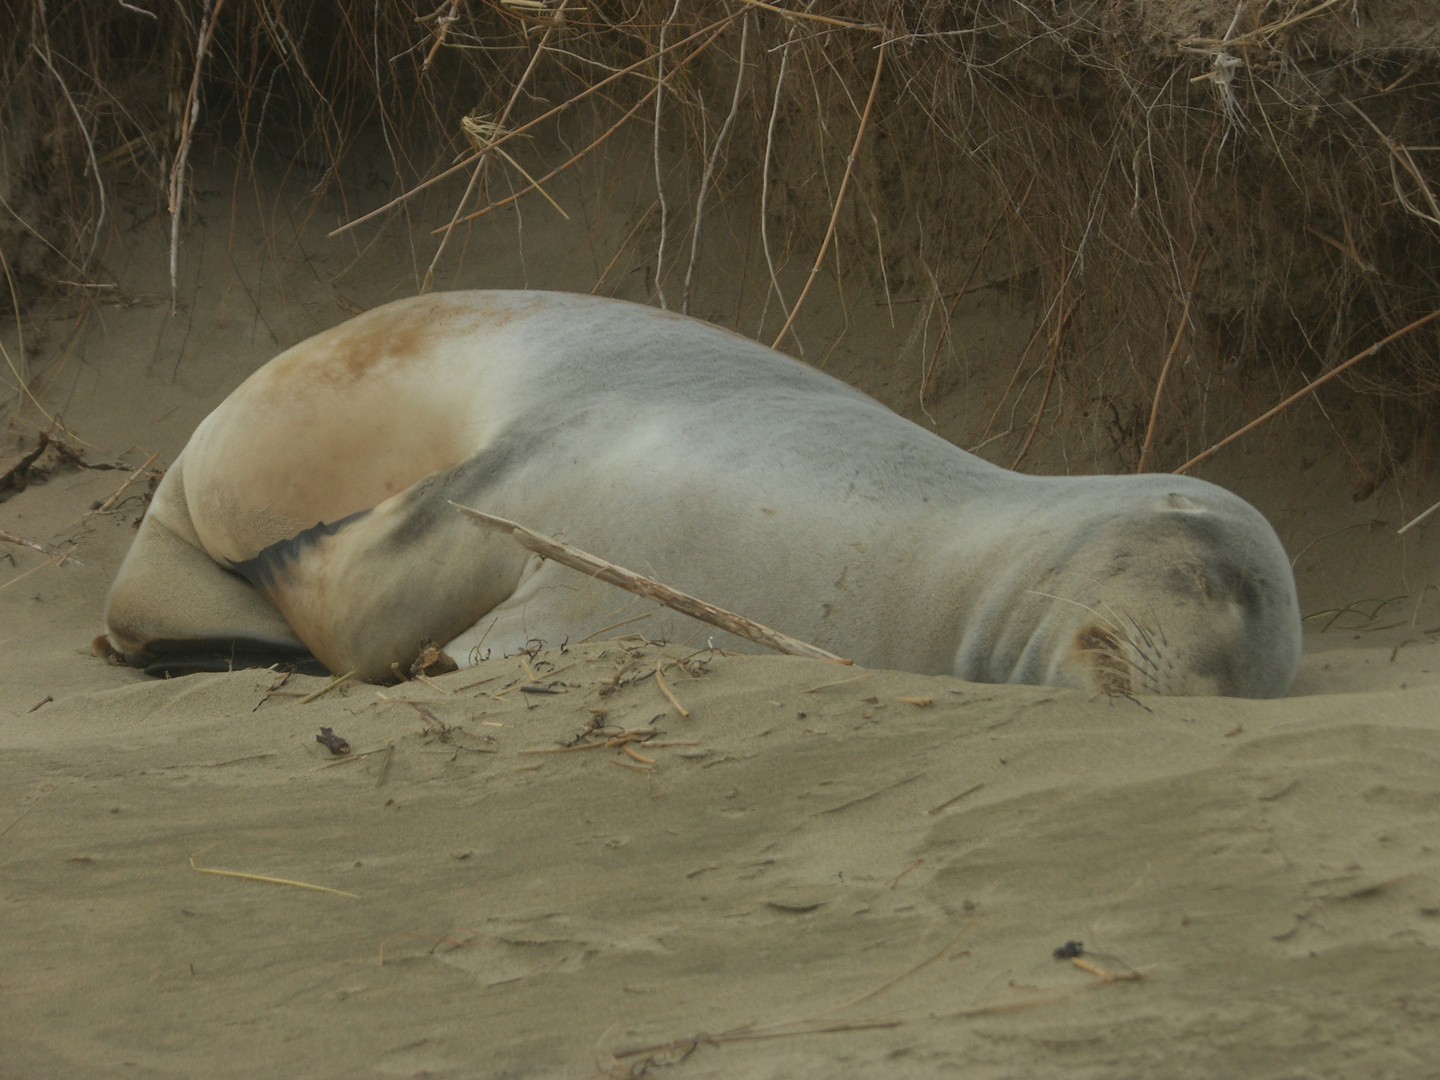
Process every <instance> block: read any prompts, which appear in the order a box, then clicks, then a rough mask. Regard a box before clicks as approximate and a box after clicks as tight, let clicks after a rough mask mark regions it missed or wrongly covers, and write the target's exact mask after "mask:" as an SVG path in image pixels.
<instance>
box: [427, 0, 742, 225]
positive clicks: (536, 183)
mask: <svg viewBox="0 0 1440 1080" xmlns="http://www.w3.org/2000/svg"><path fill="white" fill-rule="evenodd" d="M732 21H733V20H725V21H723V22H722V23H718V24H716V25H717V26H718V27H719V29H717V30H716V31H715V33H713V34H711V35H710V36H709V37H708V38H706V39H705V40H704V41H703V42H701V43H700V44H699V45H698V46H697V47H696V48H695V51H694V52H692V53H689V54H688V55H687V56H686V57H685V58H684V59H683V60H681V61H680V62H679V63H678V64H676V65H675V68H674V70H673V71H671V72H670V73H669V74H668V75H666V76H665V81H666V82H669V81H670V80H671V79H673V78H675V77H676V76H677V75H679V74H680V72H681V71H682V70H683V69H684V67H685V65H686V64H688V63H690V61H692V60H694V59H695V58H696V57H697V56H699V55H700V54H701V53H702V52H704V51H705V50H706V49H708V48H709V47H710V46H711V45H713V44H715V42H716V41H717V40H718V39H719V37H720V35H721V34H722V33H723V32H724V31H725V28H726V27H727V26H729V25H730V23H731V22H732ZM658 91H659V86H658V85H656V86H652V87H651V88H650V89H649V90H647V91H646V92H645V93H644V95H643V96H642V97H641V98H640V100H639V101H637V102H635V104H634V105H632V106H630V110H629V111H628V112H627V113H625V115H624V116H622V117H620V119H619V120H616V121H615V123H613V124H611V125H610V126H609V127H608V128H606V129H605V130H604V131H603V132H602V133H601V134H600V137H599V138H597V139H596V140H595V141H594V142H592V143H590V145H589V146H586V147H585V148H584V149H582V150H580V151H578V152H577V153H576V154H575V155H574V156H572V157H571V158H570V159H569V160H568V161H566V162H564V163H563V164H560V165H557V166H556V167H555V168H553V169H551V170H550V171H549V172H548V173H546V174H545V175H544V176H542V177H541V178H540V179H539V180H532V181H531V182H530V184H529V186H528V187H523V188H521V189H520V190H519V191H517V192H515V194H513V195H507V196H506V197H505V198H503V199H498V200H496V201H495V202H493V203H490V204H489V205H487V206H484V207H481V208H480V209H479V210H476V211H475V212H474V213H471V214H467V215H465V216H464V217H463V218H461V219H460V224H462V225H463V224H465V223H466V222H468V221H474V220H475V219H476V218H478V217H484V216H485V215H486V214H488V213H490V212H492V211H494V210H499V209H500V208H501V207H502V206H509V205H510V204H511V203H513V202H515V201H516V200H517V199H521V198H524V197H525V196H526V195H528V194H529V193H530V192H532V191H534V190H535V189H536V188H539V187H540V186H541V185H542V184H545V183H548V182H549V181H550V180H553V179H554V178H555V177H557V176H559V175H560V174H561V173H562V172H564V171H565V170H566V169H568V168H570V166H571V165H574V164H575V163H576V162H577V161H579V160H580V159H581V158H583V157H584V156H585V155H586V154H588V153H590V151H591V150H594V149H595V148H596V147H597V146H599V145H600V144H601V143H603V142H604V141H605V140H606V139H608V138H610V136H611V135H614V134H615V132H617V131H619V130H620V128H621V127H622V126H623V125H624V124H625V121H627V120H629V119H630V118H631V117H632V116H634V115H635V114H636V113H637V112H639V111H640V109H641V108H642V107H643V106H644V104H645V103H646V102H647V101H649V100H650V98H651V96H652V95H653V94H656V93H657V92H658ZM526 126H527V127H528V126H529V125H528V124H527V125H526ZM506 138H509V136H505V137H503V138H500V139H497V140H496V141H495V142H494V143H492V144H491V147H492V148H493V147H495V146H497V145H499V143H502V142H504V141H505V139H506ZM507 156H508V155H507ZM512 160H513V159H512ZM542 194H543V191H542ZM546 197H547V198H548V197H549V196H546ZM561 212H562V213H563V212H564V211H561ZM646 213H649V211H646ZM440 231H441V230H440V229H432V230H431V235H434V234H436V233H439V232H440Z"/></svg>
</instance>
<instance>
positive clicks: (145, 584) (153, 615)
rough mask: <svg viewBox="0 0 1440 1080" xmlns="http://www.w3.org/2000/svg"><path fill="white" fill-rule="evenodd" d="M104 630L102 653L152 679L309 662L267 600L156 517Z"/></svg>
mask: <svg viewBox="0 0 1440 1080" xmlns="http://www.w3.org/2000/svg"><path fill="white" fill-rule="evenodd" d="M105 628H106V634H105V635H104V637H103V638H101V639H99V640H97V641H96V643H95V644H96V651H97V652H100V653H102V654H104V655H107V656H109V657H110V658H112V659H116V660H121V661H123V662H125V663H127V664H130V665H131V666H132V667H140V668H144V669H145V670H146V671H147V672H148V673H150V674H153V675H178V674H186V673H188V672H190V671H227V670H230V669H231V668H232V667H268V666H269V665H270V664H272V663H280V664H282V665H287V666H288V665H290V664H295V663H297V662H299V663H303V662H304V661H305V660H306V659H307V658H308V657H309V655H310V653H309V650H308V649H306V647H305V646H304V645H303V644H302V643H301V642H300V640H299V639H298V638H297V637H296V635H295V633H294V632H293V631H292V630H291V629H290V627H289V626H288V625H287V624H286V622H285V619H284V617H283V616H281V614H280V613H279V612H278V611H276V610H275V609H274V608H273V607H272V606H271V605H270V604H269V603H267V602H266V600H265V598H264V597H263V596H261V595H260V594H259V593H258V592H256V591H255V590H254V589H253V588H251V587H250V585H249V584H247V583H246V581H245V580H244V579H243V578H241V577H239V576H238V575H236V574H232V573H230V572H229V571H227V570H225V569H224V568H222V567H221V566H220V565H219V564H217V563H216V562H215V560H214V559H212V558H211V557H210V556H209V555H208V554H206V553H205V552H204V551H202V550H200V549H199V548H198V547H196V546H195V545H194V544H193V543H191V542H190V541H188V540H186V539H184V538H183V537H181V536H177V535H176V534H175V533H174V532H173V531H172V530H171V529H169V528H168V527H166V526H165V525H164V524H163V523H162V522H161V521H160V520H159V517H158V515H155V514H153V513H152V514H147V515H146V517H145V520H144V521H142V522H141V524H140V532H139V534H138V535H137V536H136V537H135V543H134V544H133V545H131V548H130V552H129V554H128V555H126V557H125V562H124V563H123V564H122V565H121V567H120V572H119V574H118V575H116V578H115V583H114V585H112V586H111V587H110V593H109V596H108V597H107V598H106V601H105ZM102 642H103V644H102Z"/></svg>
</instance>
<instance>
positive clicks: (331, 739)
mask: <svg viewBox="0 0 1440 1080" xmlns="http://www.w3.org/2000/svg"><path fill="white" fill-rule="evenodd" d="M315 741H316V742H318V743H319V744H320V745H321V746H323V747H325V749H327V750H329V751H330V752H331V753H332V754H334V755H336V756H337V757H339V756H341V755H343V754H348V753H349V752H350V744H349V743H348V742H346V741H345V740H344V739H343V738H342V737H341V736H339V735H336V734H335V732H334V730H333V729H331V728H328V727H322V728H321V729H320V734H319V735H316V736H315Z"/></svg>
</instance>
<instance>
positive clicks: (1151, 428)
mask: <svg viewBox="0 0 1440 1080" xmlns="http://www.w3.org/2000/svg"><path fill="white" fill-rule="evenodd" d="M1209 254H1210V245H1209V243H1206V245H1205V246H1204V247H1203V248H1202V249H1201V250H1200V257H1199V258H1198V259H1196V260H1195V269H1194V271H1192V272H1191V274H1190V284H1189V285H1188V286H1187V287H1186V289H1185V307H1184V308H1183V309H1182V310H1181V312H1180V325H1179V326H1177V327H1176V328H1175V340H1174V341H1172V342H1171V343H1170V351H1169V352H1167V353H1166V354H1165V362H1164V363H1163V364H1161V365H1160V378H1159V379H1157V380H1156V381H1155V397H1154V399H1153V400H1152V401H1151V402H1150V422H1149V423H1148V424H1146V425H1145V442H1144V443H1142V444H1141V446H1140V460H1139V461H1138V462H1136V463H1135V471H1136V472H1137V473H1142V472H1144V471H1145V459H1146V458H1148V457H1149V456H1150V447H1151V446H1152V445H1153V444H1154V442H1155V419H1156V417H1158V416H1159V415H1160V395H1161V393H1162V392H1163V391H1164V390H1165V379H1166V377H1167V376H1168V375H1169V374H1170V365H1171V364H1172V363H1173V362H1174V360H1175V354H1176V353H1177V352H1178V351H1179V350H1180V342H1181V341H1183V340H1184V338H1185V330H1186V328H1187V327H1188V326H1189V325H1190V305H1191V304H1192V303H1193V302H1194V300H1195V286H1196V284H1198V283H1199V281H1200V268H1201V267H1202V266H1204V265H1205V256H1207V255H1209Z"/></svg>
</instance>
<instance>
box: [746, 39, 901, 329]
mask: <svg viewBox="0 0 1440 1080" xmlns="http://www.w3.org/2000/svg"><path fill="white" fill-rule="evenodd" d="M885 46H886V43H885V42H883V41H882V42H881V43H880V50H879V52H880V55H879V56H878V57H876V59H875V77H874V79H872V80H871V82H870V96H869V97H868V98H866V99H865V111H864V112H863V113H862V114H861V115H860V128H859V130H857V131H856V132H855V143H854V145H853V146H851V148H850V157H849V159H848V160H846V162H845V176H844V177H843V178H842V179H841V181H840V190H839V192H837V193H836V195H835V209H834V211H833V212H832V213H831V214H830V225H829V227H828V228H826V230H825V239H824V240H823V241H822V242H821V244H820V252H819V254H817V255H816V256H815V265H814V266H812V267H811V268H810V276H809V277H808V278H806V279H805V288H803V289H801V290H800V298H799V299H798V300H796V301H795V307H794V308H793V309H791V311H790V316H789V318H787V319H786V320H785V325H784V326H782V327H781V328H780V333H778V334H776V335H775V340H774V341H772V342H771V343H770V347H771V348H772V349H778V348H779V347H780V342H782V341H784V340H785V335H786V334H788V333H789V332H790V327H791V325H792V324H793V323H794V322H795V316H796V315H798V314H799V312H800V305H801V304H803V303H805V297H807V296H808V295H810V286H812V285H813V284H815V275H816V274H818V273H820V264H821V263H822V262H824V260H825V252H826V251H827V250H828V249H829V247H830V241H831V240H832V239H833V238H834V236H835V226H836V223H837V222H839V220H840V207H841V206H842V205H844V202H845V189H846V188H848V187H849V186H850V176H851V174H853V173H854V171H855V158H856V156H857V155H858V154H859V153H860V140H861V139H863V138H864V137H865V126H866V125H867V124H868V123H869V122H870V110H871V109H872V108H873V107H874V105H875V94H876V92H877V91H878V90H879V89H880V72H881V71H883V70H884V68H885Z"/></svg>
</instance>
